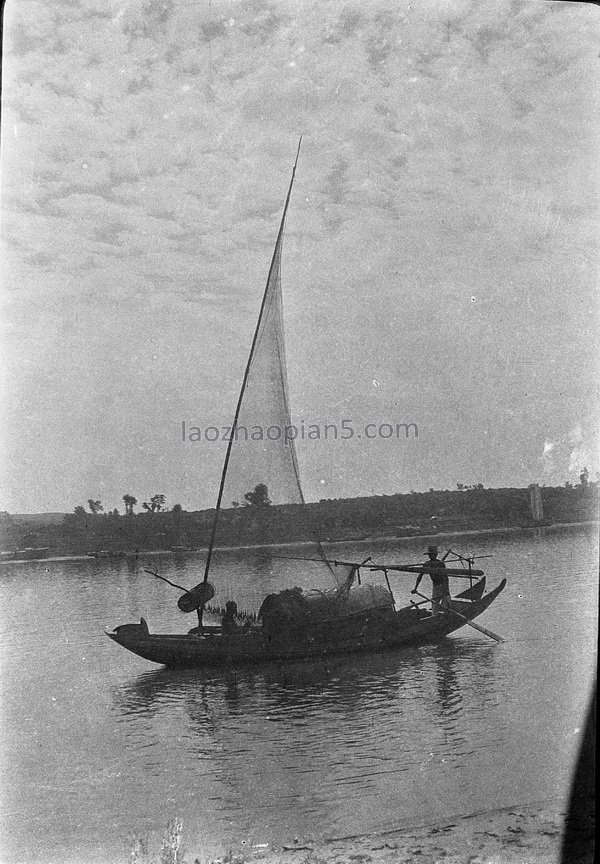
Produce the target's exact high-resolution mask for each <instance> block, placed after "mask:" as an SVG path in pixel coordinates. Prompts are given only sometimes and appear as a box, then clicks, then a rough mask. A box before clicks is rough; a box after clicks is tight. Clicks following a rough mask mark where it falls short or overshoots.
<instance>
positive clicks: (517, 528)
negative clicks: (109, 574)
mask: <svg viewBox="0 0 600 864" xmlns="http://www.w3.org/2000/svg"><path fill="white" fill-rule="evenodd" d="M591 526H596V527H597V528H600V522H598V521H596V520H586V521H583V522H559V523H556V524H553V525H541V526H536V525H533V526H522V525H512V526H507V527H505V528H475V529H472V530H470V531H469V530H463V531H440V532H438V533H436V534H418V535H411V536H402V537H399V536H396V535H394V534H390V535H383V534H382V535H380V536H378V535H373V536H369V537H360V538H358V537H357V538H354V539H351V538H344V539H343V540H327V541H323V546H324V547H331V546H356V545H357V544H361V543H394V542H395V543H406V542H410V543H412V542H414V541H417V540H419V541H421V540H422V541H424V542H426V541H427V542H428V541H431V540H437V541H441V540H443V539H444V538H446V537H480V536H485V535H489V534H492V535H493V534H526V533H528V532H531V531H540V530H543V531H554V530H563V529H565V528H566V529H569V528H585V527H591ZM314 545H315V544H314V542H311V541H309V540H296V541H294V542H292V543H257V544H253V545H246V546H217V547H215V549H217V550H218V551H219V552H250V551H260V550H261V549H265V550H271V549H301V548H303V547H314ZM441 545H443V544H441ZM207 551H208V549H207V548H206V547H202V548H198V549H186V550H176V551H175V550H173V549H153V550H147V551H146V550H143V549H140V550H137V551H135V552H131V551H128V552H124V553H120V554H118V555H109V556H106V557H100V558H97V559H96V558H95V557H94V556H93V555H83V554H78V555H50V556H48V557H47V558H37V559H15V560H11V559H6V560H5V561H4V562H3V563H5V564H28V563H31V561H32V560H33V561H38V562H42V561H94V560H99V561H111V560H118V559H120V558H149V557H164V556H175V555H179V556H181V555H185V556H187V555H205V554H206V552H207Z"/></svg>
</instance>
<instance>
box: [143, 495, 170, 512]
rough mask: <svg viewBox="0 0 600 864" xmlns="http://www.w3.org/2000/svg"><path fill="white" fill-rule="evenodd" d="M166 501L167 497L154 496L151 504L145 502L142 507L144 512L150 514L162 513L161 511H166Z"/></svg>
mask: <svg viewBox="0 0 600 864" xmlns="http://www.w3.org/2000/svg"><path fill="white" fill-rule="evenodd" d="M166 500H167V499H166V496H165V495H153V496H152V498H151V499H150V503H148V502H147V501H144V503H143V504H142V507H143V508H144V510H147V511H148V513H160V511H161V510H165V509H166V508H165V502H166Z"/></svg>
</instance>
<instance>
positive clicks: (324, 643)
mask: <svg viewBox="0 0 600 864" xmlns="http://www.w3.org/2000/svg"><path fill="white" fill-rule="evenodd" d="M483 584H484V582H483V581H482V583H479V585H478V586H474V587H476V588H477V590H476V591H475V592H474V593H477V591H478V590H479V586H481V590H483ZM505 584H506V580H505V579H503V580H502V582H501V583H500V584H499V585H498V586H497V587H496V588H495V589H494V590H493V591H490V592H488V593H487V594H485V595H484V596H483V597H480V598H479V599H476V600H474V601H471V600H468V599H467V600H465V599H462V600H458V599H454V600H452V601H451V609H452V611H446V612H444V613H443V614H440V615H433V614H431V612H427V611H424V610H422V609H421V608H419V607H417V606H414V605H413V606H407V607H405V608H403V609H399V610H398V611H397V612H396V611H393V610H392V609H389V608H372V609H370V610H368V611H366V612H363V613H358V614H355V615H347V616H345V617H341V618H340V617H335V618H330V619H322V620H320V621H318V622H316V623H315V624H314V625H312V626H308V627H306V626H304V627H303V628H302V629H301V630H299V631H298V632H296V633H290V632H288V633H287V638H286V639H285V641H283V642H282V641H281V640H278V641H275V640H273V639H271V641H269V634H267V633H265V631H264V628H263V627H261V626H257V627H250V628H248V629H247V630H245V629H244V628H240V630H239V631H238V632H236V633H235V634H234V635H224V634H223V633H222V632H221V628H220V627H204V633H203V634H202V635H197V634H158V633H150V632H149V630H148V625H147V624H146V622H145V620H144V619H143V618H142V619H141V621H140V623H139V624H124V625H121V626H119V627H116V628H115V630H114V631H113V632H111V633H108V634H107V635H108V636H110V638H111V639H113V640H114V641H115V642H117V644H119V645H122V646H123V647H124V648H127V649H128V650H129V651H132V652H133V653H134V654H137V655H138V656H139V657H143V658H144V659H146V660H151V661H152V662H154V663H161V664H163V665H165V666H172V667H197V666H230V665H238V664H246V663H257V662H268V661H286V660H299V659H302V658H310V657H324V656H328V655H335V654H352V653H357V652H363V651H380V650H385V649H390V648H397V647H400V646H402V645H416V644H426V643H429V642H438V641H439V640H440V639H443V638H444V637H446V636H448V635H449V634H450V633H453V632H454V631H455V630H458V629H459V628H460V627H464V626H465V621H464V620H463V617H464V618H468V620H469V621H472V620H473V619H475V618H477V617H478V616H479V615H481V613H482V612H484V611H485V610H486V609H487V608H488V606H490V605H491V604H492V603H493V602H494V600H495V599H496V597H497V596H498V594H500V592H501V591H502V590H503V588H504V586H505ZM467 590H469V589H467ZM463 593H464V592H463ZM453 612H458V613H459V614H460V615H461V616H463V617H458V615H454V614H453Z"/></svg>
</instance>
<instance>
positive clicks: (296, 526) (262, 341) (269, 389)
mask: <svg viewBox="0 0 600 864" xmlns="http://www.w3.org/2000/svg"><path fill="white" fill-rule="evenodd" d="M298 149H299V148H298ZM296 162H297V157H296ZM295 170H296V165H294V172H293V173H292V179H291V182H290V187H289V190H288V195H287V198H286V202H285V206H284V211H283V216H282V219H281V224H280V228H279V233H278V236H277V240H276V243H275V250H274V253H273V257H272V261H271V267H270V269H269V274H268V279H267V284H266V287H265V291H264V295H263V299H262V304H261V308H260V314H259V318H258V323H257V326H256V330H255V333H254V339H253V341H252V347H251V349H250V355H249V357H248V362H247V365H246V371H245V374H244V380H243V383H242V388H241V392H240V395H239V399H238V404H237V408H236V411H235V416H234V420H233V423H232V426H231V429H230V430H229V438H230V441H229V444H228V449H227V455H226V458H225V464H224V467H223V474H222V478H221V487H220V489H219V496H218V501H217V509H216V513H215V521H214V525H213V531H212V536H211V541H210V546H209V555H208V560H207V564H206V572H205V579H206V578H208V568H209V567H210V563H211V558H212V553H213V549H214V548H215V547H218V546H220V545H223V546H231V545H238V546H244V545H261V544H272V543H283V542H295V541H304V542H306V541H310V540H312V541H314V544H315V545H314V547H313V548H312V549H307V553H306V555H307V558H309V557H311V555H312V556H314V555H315V552H316V553H317V554H316V557H317V558H318V559H320V560H322V561H323V567H325V568H326V569H327V571H328V575H329V578H330V579H331V573H332V570H331V569H330V567H329V564H328V563H327V562H326V561H325V557H324V555H323V552H322V550H321V546H320V542H319V541H318V539H317V535H318V532H317V530H316V526H315V525H314V522H313V517H312V515H311V513H310V512H309V508H307V506H306V505H305V501H304V496H303V493H302V486H301V482H300V472H299V467H298V457H297V453H296V441H295V434H296V433H295V429H294V427H293V426H292V423H291V418H290V403H289V396H288V381H287V371H286V359H285V342H284V321H283V301H282V291H281V261H282V249H283V235H284V228H285V220H286V215H287V207H288V204H289V200H290V194H291V190H292V186H293V182H294V175H295Z"/></svg>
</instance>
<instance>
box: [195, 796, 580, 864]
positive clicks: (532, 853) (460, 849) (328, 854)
mask: <svg viewBox="0 0 600 864" xmlns="http://www.w3.org/2000/svg"><path fill="white" fill-rule="evenodd" d="M565 815H566V808H565V807H561V806H560V805H559V804H557V802H556V801H547V802H542V803H538V804H537V805H534V806H531V805H528V806H524V807H510V808H506V809H503V810H490V811H485V812H479V813H477V814H474V815H469V816H458V817H454V818H451V819H448V820H445V821H443V822H439V823H437V824H434V825H431V824H429V825H421V826H411V827H402V828H390V829H388V830H386V831H381V832H378V833H373V834H367V835H362V836H356V837H344V838H330V839H327V840H324V841H322V842H318V843H312V842H310V841H306V840H303V839H302V838H298V839H294V840H293V841H291V842H290V843H289V844H288V845H285V846H283V847H280V848H279V849H275V848H274V849H260V848H256V849H254V850H253V854H252V855H251V856H249V855H248V852H247V851H244V852H241V851H239V852H236V851H235V850H232V851H231V852H230V853H229V854H228V855H227V856H225V857H224V858H222V859H217V861H214V862H213V864H243V862H248V861H249V860H260V861H262V862H264V864H396V862H398V864H559V862H560V860H561V844H562V836H563V827H564V822H565ZM192 860H193V859H192ZM578 860H579V861H583V860H585V859H578ZM589 860H590V861H591V860H592V859H591V858H590V859H589ZM196 862H198V864H200V862H202V859H201V858H200V857H198V858H196V859H195V864H196ZM568 864H571V862H568ZM573 864H574V862H573Z"/></svg>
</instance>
